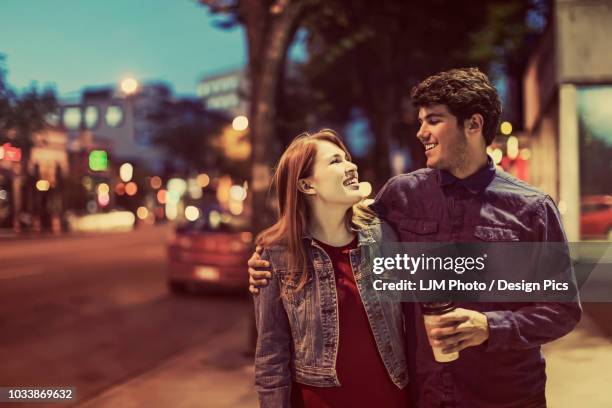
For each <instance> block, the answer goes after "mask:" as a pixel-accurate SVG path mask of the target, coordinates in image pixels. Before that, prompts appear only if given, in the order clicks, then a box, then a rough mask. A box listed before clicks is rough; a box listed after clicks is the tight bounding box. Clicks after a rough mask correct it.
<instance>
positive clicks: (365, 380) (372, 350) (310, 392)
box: [291, 238, 409, 408]
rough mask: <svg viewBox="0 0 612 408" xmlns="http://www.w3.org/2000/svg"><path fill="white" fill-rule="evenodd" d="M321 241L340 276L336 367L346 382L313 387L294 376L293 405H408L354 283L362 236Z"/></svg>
mask: <svg viewBox="0 0 612 408" xmlns="http://www.w3.org/2000/svg"><path fill="white" fill-rule="evenodd" d="M317 242H318V243H319V245H320V246H321V247H322V248H323V249H324V250H325V252H326V253H327V254H328V255H329V257H330V259H331V262H332V265H333V267H334V274H335V276H336V290H337V292H338V312H339V316H338V318H339V324H340V328H339V331H340V335H339V345H338V356H337V359H336V371H337V373H338V379H339V380H340V384H341V386H340V387H313V386H309V385H304V384H299V383H295V382H294V383H293V387H292V393H291V394H292V395H291V406H292V407H294V408H295V407H304V408H332V407H334V408H335V407H342V408H344V407H351V408H358V407H364V408H365V407H367V408H370V407H385V408H395V407H397V408H408V407H409V402H408V387H404V389H399V388H398V387H397V386H396V385H395V384H394V383H393V381H391V378H390V377H389V374H388V373H387V369H386V368H385V365H384V363H383V361H382V358H381V357H380V354H379V353H378V348H377V346H376V341H375V340H374V335H373V334H372V330H371V328H370V323H369V322H368V316H367V314H366V312H365V308H364V306H363V303H362V302H361V297H360V295H359V289H358V288H357V284H356V283H355V277H354V275H353V271H352V268H351V263H350V259H349V251H350V250H351V249H354V248H357V239H356V238H355V240H353V242H351V243H350V244H348V245H345V246H343V247H333V246H330V245H326V244H323V243H322V242H319V241H317Z"/></svg>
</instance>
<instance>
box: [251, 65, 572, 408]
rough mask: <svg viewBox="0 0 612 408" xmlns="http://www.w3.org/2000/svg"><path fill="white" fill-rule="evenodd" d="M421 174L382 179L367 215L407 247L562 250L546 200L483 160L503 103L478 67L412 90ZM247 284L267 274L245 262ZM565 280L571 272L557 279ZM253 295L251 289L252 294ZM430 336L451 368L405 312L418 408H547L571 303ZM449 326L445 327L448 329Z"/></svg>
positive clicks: (451, 317) (479, 316) (478, 315)
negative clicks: (554, 345)
mask: <svg viewBox="0 0 612 408" xmlns="http://www.w3.org/2000/svg"><path fill="white" fill-rule="evenodd" d="M411 97H412V101H413V103H414V105H415V107H416V108H418V110H419V123H420V125H421V126H420V129H419V131H418V133H417V138H418V139H419V140H420V141H421V142H422V143H423V145H424V146H425V155H426V156H427V167H428V168H427V169H420V170H417V171H415V172H412V173H408V174H402V175H399V176H396V177H394V178H392V179H391V180H389V181H388V182H387V184H386V185H385V186H384V187H383V188H382V190H381V191H380V193H379V194H378V196H377V197H376V200H375V202H374V203H373V204H372V208H373V209H374V210H375V211H376V212H377V214H378V215H379V216H380V217H381V218H384V219H385V220H387V221H388V222H389V223H390V224H391V225H392V226H393V227H394V228H395V229H396V231H397V233H398V235H399V237H400V239H401V240H402V241H404V242H475V241H479V240H483V241H488V242H497V241H500V242H501V241H524V242H561V243H563V242H566V238H565V234H564V232H563V227H562V225H561V222H560V217H559V214H558V211H557V209H556V207H555V205H554V203H553V201H552V199H551V198H550V197H549V196H547V195H546V194H544V193H542V192H540V191H538V190H537V189H535V188H534V187H532V186H529V185H528V184H526V183H524V182H522V181H520V180H518V179H516V178H514V177H512V176H510V175H508V174H506V173H504V172H503V171H500V170H497V169H496V168H495V165H494V164H493V163H492V161H491V160H490V158H489V157H488V155H487V153H486V147H487V146H488V145H489V144H491V142H492V141H493V138H494V137H495V134H496V131H497V126H498V121H499V117H500V114H501V104H500V101H499V97H498V95H497V92H496V91H495V88H494V87H493V86H492V85H491V84H490V82H489V80H488V78H487V77H486V76H485V75H484V74H483V73H482V72H480V71H479V70H478V69H476V68H467V69H453V70H450V71H445V72H441V73H439V74H437V75H434V76H431V77H429V78H427V79H425V80H424V81H423V82H421V83H420V84H418V85H417V86H416V87H415V88H414V89H413V90H412V94H411ZM249 266H250V268H249V273H250V275H251V277H250V283H251V284H252V285H255V286H257V285H260V284H261V283H262V279H263V278H265V277H266V276H268V275H267V273H266V272H257V271H255V270H254V268H256V267H258V268H261V267H265V266H266V265H265V264H262V263H261V261H259V260H258V256H257V255H256V254H254V256H253V257H252V258H251V260H249ZM562 273H564V274H566V275H571V274H572V270H571V266H570V267H569V270H566V271H563V272H562ZM252 292H253V293H255V292H256V291H255V290H252ZM458 306H459V307H458V308H457V309H456V310H455V311H453V312H451V313H449V314H447V315H445V316H444V318H443V319H440V322H439V323H440V324H439V326H440V327H439V328H434V329H433V330H432V331H431V332H430V335H431V337H432V338H435V339H437V340H435V341H434V342H435V344H434V345H435V346H441V347H444V348H445V351H446V352H448V353H451V352H455V351H461V355H460V357H459V359H458V360H456V361H454V362H451V363H437V362H435V360H434V359H433V356H432V351H431V346H430V344H429V342H428V338H427V333H426V332H425V328H424V325H423V317H422V315H421V309H420V307H419V306H418V304H414V303H406V304H405V316H406V322H407V334H408V337H409V339H410V341H409V345H408V359H409V364H410V376H411V377H410V386H411V394H412V396H413V398H414V399H415V402H416V403H417V404H418V406H419V407H427V408H428V407H458V408H464V407H465V408H480V407H483V408H485V407H504V408H511V407H512V408H514V407H516V408H519V407H520V408H533V407H538V408H540V407H545V406H546V398H545V385H546V374H545V362H544V358H543V357H542V354H541V351H540V345H541V344H543V343H546V342H549V341H552V340H555V339H557V338H559V337H561V336H563V335H565V334H566V333H568V332H569V331H571V330H572V329H573V328H574V326H575V325H576V324H577V322H578V321H579V320H580V315H581V309H580V305H579V304H578V303H469V304H468V303H466V304H459V305H458ZM449 324H450V326H449V327H444V328H443V327H442V326H448V325H449Z"/></svg>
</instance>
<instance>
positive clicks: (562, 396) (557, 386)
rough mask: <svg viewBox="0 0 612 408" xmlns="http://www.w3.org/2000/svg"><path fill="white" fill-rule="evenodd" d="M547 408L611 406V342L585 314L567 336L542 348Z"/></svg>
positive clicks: (599, 407) (602, 407)
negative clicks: (544, 358) (544, 364)
mask: <svg viewBox="0 0 612 408" xmlns="http://www.w3.org/2000/svg"><path fill="white" fill-rule="evenodd" d="M543 352H544V356H545V357H546V373H547V375H548V382H547V390H546V398H547V400H548V406H549V408H575V407H588V408H609V407H611V406H612V395H610V392H609V390H610V385H612V372H611V371H610V368H611V367H612V339H610V337H606V336H605V335H604V334H603V333H602V332H601V330H600V329H599V328H598V327H597V326H596V325H595V323H594V322H593V320H592V319H591V318H590V317H589V315H588V314H583V315H582V320H581V321H580V324H579V325H578V327H577V328H576V329H575V330H574V331H573V332H571V333H570V334H568V335H567V336H565V337H563V338H561V339H559V340H557V341H554V342H552V343H550V344H548V345H545V346H544V347H543Z"/></svg>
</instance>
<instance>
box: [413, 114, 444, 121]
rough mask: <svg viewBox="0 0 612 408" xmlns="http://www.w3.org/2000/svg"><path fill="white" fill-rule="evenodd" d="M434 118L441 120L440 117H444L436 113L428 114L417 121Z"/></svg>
mask: <svg viewBox="0 0 612 408" xmlns="http://www.w3.org/2000/svg"><path fill="white" fill-rule="evenodd" d="M434 116H437V117H441V118H442V117H444V114H443V113H436V112H433V113H428V114H427V115H425V117H424V118H419V121H423V120H424V119H431V118H432V117H434Z"/></svg>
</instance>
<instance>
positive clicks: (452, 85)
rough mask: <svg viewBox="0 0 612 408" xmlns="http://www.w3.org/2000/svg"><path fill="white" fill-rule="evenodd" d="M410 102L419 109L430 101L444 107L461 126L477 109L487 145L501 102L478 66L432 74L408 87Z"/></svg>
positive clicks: (496, 121)
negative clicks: (410, 89)
mask: <svg viewBox="0 0 612 408" xmlns="http://www.w3.org/2000/svg"><path fill="white" fill-rule="evenodd" d="M410 97H411V98H412V103H413V105H414V106H415V107H416V108H417V109H419V108H422V107H426V106H429V105H434V104H442V105H446V106H447V107H448V110H449V111H450V113H452V114H453V115H455V116H456V117H457V122H458V124H459V125H460V126H462V124H463V122H464V120H466V119H469V118H470V117H471V116H472V115H473V114H475V113H479V114H481V115H482V117H483V119H484V124H483V132H482V133H483V136H484V138H485V142H486V145H487V146H488V145H490V144H491V142H492V141H493V139H494V138H495V135H496V133H497V126H498V124H499V117H500V115H501V102H500V100H499V95H498V94H497V91H496V90H495V88H494V87H493V85H491V82H489V78H487V76H486V75H485V74H483V73H482V72H481V71H480V70H479V69H478V68H459V69H451V70H449V71H444V72H440V73H439V74H436V75H432V76H430V77H428V78H426V79H425V80H423V81H422V82H421V83H419V84H418V85H416V86H415V87H414V88H412V91H411V92H410Z"/></svg>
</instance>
